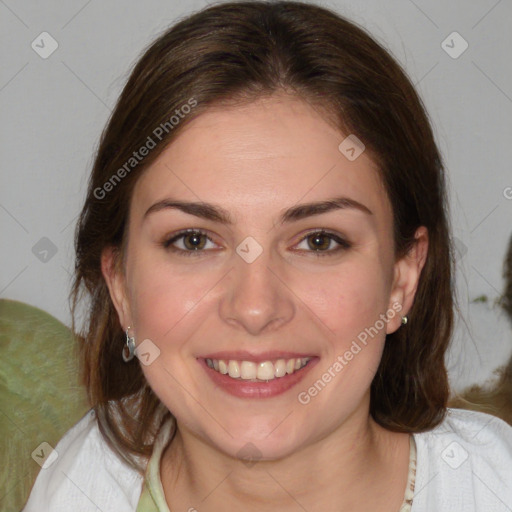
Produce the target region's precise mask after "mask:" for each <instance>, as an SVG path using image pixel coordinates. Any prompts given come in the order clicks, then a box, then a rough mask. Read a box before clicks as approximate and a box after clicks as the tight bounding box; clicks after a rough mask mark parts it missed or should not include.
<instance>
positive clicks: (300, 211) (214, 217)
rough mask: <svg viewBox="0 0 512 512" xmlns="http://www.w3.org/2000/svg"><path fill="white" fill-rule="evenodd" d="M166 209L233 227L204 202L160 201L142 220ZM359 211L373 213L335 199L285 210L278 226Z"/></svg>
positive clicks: (224, 213)
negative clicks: (322, 215) (349, 211)
mask: <svg viewBox="0 0 512 512" xmlns="http://www.w3.org/2000/svg"><path fill="white" fill-rule="evenodd" d="M166 209H175V210H181V211H182V212H184V213H188V214H189V215H194V216H195V217H200V218H202V219H206V220H211V221H213V222H220V223H222V224H227V225H233V224H234V222H233V219H232V217H231V215H230V213H229V212H228V211H227V210H225V209H224V208H222V207H221V206H216V205H213V204H210V203H204V202H186V201H174V200H172V199H162V200H161V201H158V202H157V203H155V204H154V205H152V206H150V207H149V208H148V209H147V211H146V213H145V214H144V219H146V218H147V217H148V215H150V214H151V213H155V212H159V211H162V210H166ZM347 209H355V210H359V211H361V212H363V213H365V214H367V215H373V212H372V211H371V210H370V209H369V208H368V207H366V206H365V205H364V204H362V203H359V202H358V201H355V200H354V199H350V198H348V197H335V198H333V199H328V200H326V201H318V202H314V203H305V204H300V205H297V206H292V207H291V208H288V209H287V210H285V211H284V212H283V213H282V214H281V216H280V217H279V220H278V222H279V224H286V223H289V222H296V221H298V220H301V219H305V218H307V217H311V216H314V215H321V214H322V213H327V212H331V211H335V210H347Z"/></svg>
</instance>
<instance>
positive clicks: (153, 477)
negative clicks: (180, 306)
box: [136, 421, 416, 512]
mask: <svg viewBox="0 0 512 512" xmlns="http://www.w3.org/2000/svg"><path fill="white" fill-rule="evenodd" d="M171 427H172V422H170V421H168V422H167V423H164V425H163V426H162V428H161V429H160V432H158V435H157V437H156V439H155V444H154V447H153V453H152V454H151V458H150V459H149V462H148V465H147V467H146V475H145V477H144V484H143V486H142V493H141V495H140V499H139V503H138V504H137V510H136V512H170V510H169V507H168V506H167V502H166V501H165V494H164V489H163V487H162V481H161V480H160V460H161V458H162V452H163V450H164V449H165V447H166V446H167V443H168V441H169V438H170V435H171ZM415 477H416V442H415V440H414V436H413V435H411V436H410V456H409V476H408V478H407V486H406V491H405V496H404V501H403V503H402V506H401V507H400V512H410V510H411V506H412V498H413V495H414V483H415Z"/></svg>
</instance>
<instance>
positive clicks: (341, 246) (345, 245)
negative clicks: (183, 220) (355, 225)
mask: <svg viewBox="0 0 512 512" xmlns="http://www.w3.org/2000/svg"><path fill="white" fill-rule="evenodd" d="M192 234H195V235H204V236H206V238H207V239H208V240H209V241H211V242H213V240H212V239H211V238H210V237H209V236H208V234H207V233H206V232H205V231H203V230H201V229H185V230H182V231H180V232H178V233H176V234H175V235H173V236H172V237H171V238H169V239H167V240H164V242H162V244H161V245H162V246H163V247H164V248H165V249H167V250H169V251H172V252H174V253H176V254H179V255H180V256H187V257H188V256H200V255H201V253H204V249H199V250H193V251H188V250H184V249H178V248H176V247H173V245H172V244H173V243H174V242H176V241H178V240H179V239H180V238H181V239H182V238H184V237H185V236H186V235H192ZM313 235H321V236H327V237H328V238H329V239H330V240H333V241H334V242H336V243H337V244H338V247H337V248H336V249H334V250H326V251H306V252H309V253H312V254H314V255H315V256H318V257H319V258H321V257H324V256H333V255H334V254H338V253H339V252H340V251H344V250H347V249H350V247H352V245H351V244H350V243H349V242H347V241H346V240H344V239H343V238H340V237H339V236H338V235H336V234H334V233H331V232H329V231H326V230H324V229H317V230H315V231H310V232H308V233H306V235H304V236H303V237H302V238H301V239H300V240H299V242H298V243H299V244H300V243H301V242H303V241H304V240H307V239H308V238H310V237H311V236H313ZM301 250H302V249H301Z"/></svg>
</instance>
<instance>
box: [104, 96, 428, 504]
mask: <svg viewBox="0 0 512 512" xmlns="http://www.w3.org/2000/svg"><path fill="white" fill-rule="evenodd" d="M344 138H345V135H343V134H341V133H340V132H339V131H338V130H336V129H335V127H333V126H332V125H331V124H329V123H327V122H326V121H325V119H324V117H322V115H321V114H320V113H319V112H318V111H316V110H314V109H313V108H312V107H311V106H310V105H308V104H306V103H304V102H302V101H300V100H299V99H296V98H293V97H290V96H285V95H284V94H282V95H281V94H280V95H274V96H273V97H271V98H266V99H261V100H258V101H256V102H254V103H251V104H248V105H245V106H237V107H230V108H223V109H210V110H208V111H207V112H205V113H203V114H201V115H200V116H198V117H197V118H196V119H194V120H193V121H191V122H190V123H189V124H188V125H187V126H186V127H185V129H184V130H183V131H182V132H181V133H180V134H179V136H178V137H177V138H176V139H175V140H174V142H173V143H172V144H171V145H170V146H168V147H167V148H166V149H165V151H164V152H163V153H162V154H161V155H160V156H159V158H158V159H157V160H156V161H155V163H154V164H153V165H152V166H151V167H150V168H149V169H148V170H147V171H146V173H145V174H143V175H142V177H141V178H140V179H139V180H138V182H137V184H136V186H135V189H134V193H133V197H132V201H131V205H130V222H129V228H128V244H127V250H126V255H125V256H126V257H125V262H124V267H123V269H122V270H121V271H118V270H116V268H117V267H116V266H115V265H114V264H113V256H112V251H111V250H110V249H106V250H105V251H104V254H103V258H102V269H103V274H104V276H105V279H106V281H107V284H108V286H109V289H110V293H111V297H112V300H113V302H114V304H115V307H116V309H117V311H118V314H119V320H120V323H121V325H122V326H123V327H124V328H125V329H126V327H127V326H131V327H132V329H133V330H132V331H131V333H132V334H133V335H135V337H136V340H137V343H140V342H141V341H142V340H144V339H150V340H151V341H152V342H153V343H154V344H155V345H156V346H158V348H159V349H160V356H159V357H158V358H157V359H155V361H154V362H153V363H152V364H150V365H149V366H144V365H141V366H142V369H143V371H144V374H145V376H146V378H147V380H148V382H149V384H150V386H151V387H152V389H153V390H154V391H155V393H156V394H157V395H158V397H159V398H160V399H161V400H162V401H163V403H164V404H165V405H166V406H167V407H168V408H169V410H170V411H172V413H173V414H174V416H175V417H176V419H177V425H178V433H177V435H176V438H175V440H174V441H173V442H172V443H171V444H170V445H168V447H167V448H166V450H165V451H164V454H163V456H162V460H161V467H160V469H161V480H162V485H163V488H164V492H165V496H166V500H167V502H168V504H169V508H170V509H171V510H189V509H190V508H191V507H195V508H196V509H197V510H198V511H199V512H204V511H217V510H244V511H253V510H254V511H256V510H258V511H261V510H269V511H270V510H281V511H299V510H304V509H306V510H308V511H311V512H313V511H320V510H322V511H325V510H343V511H360V510H361V511H362V510H379V511H384V512H385V511H389V512H396V511H397V510H398V509H399V508H400V505H401V503H402V500H403V495H404V491H405V486H406V481H407V470H408V458H409V435H407V434H399V433H393V432H390V431H387V430H386V429H383V428H382V427H380V426H379V425H377V424H376V423H375V422H374V421H373V419H372V418H371V417H370V415H369V397H370V385H371V382H372V379H373V377H374V375H375V372H376V370H377V368H378V365H379V362H380V359H381V355H382V350H383V348H384V343H385V335H386V333H392V332H394V331H396V330H397V329H398V328H400V320H401V315H405V314H406V313H407V311H408V310H409V309H410V307H411V305H412V301H413V298H414V294H415V292H416V288H417V284H418V278H419V275H420V272H421V269H422V268H423V265H424V262H425V257H426V251H427V246H428V237H427V232H426V229H425V228H424V227H421V228H419V229H418V231H417V233H416V239H417V243H416V245H415V246H414V248H413V249H412V250H411V251H410V253H409V254H408V255H406V256H405V257H404V258H403V259H401V260H398V261H396V260H395V254H394V246H393V238H392V228H393V225H392V210H391V205H390V203H389V200H388V198H387V195H386V193H385V191H384V188H383V185H382V183H381V181H380V178H379V172H378V169H377V166H376V164H375V163H374V162H373V160H372V159H371V158H370V156H369V154H368V152H363V153H362V155H361V156H359V157H358V158H357V159H356V160H354V161H352V162H351V161H349V160H348V159H347V158H345V156H344V155H342V154H341V152H340V151H339V149H338V145H339V144H340V142H341V141H342V140H343V139H344ZM337 196H343V197H348V198H351V199H353V200H355V201H358V202H359V203H362V204H363V205H365V206H366V207H367V208H368V209H369V210H370V211H371V212H372V213H371V215H370V214H366V213H364V212H362V211H360V210H358V209H355V208H345V209H338V210H335V211H330V212H326V213H323V214H320V215H314V216H309V217H307V218H304V219H301V220H298V221H295V222H290V223H286V224H279V222H278V220H277V219H278V217H279V215H280V214H281V213H282V211H283V210H285V209H287V208H289V207H292V206H296V205H297V204H303V203H310V202H315V201H323V200H327V199H331V198H333V197H337ZM165 198H172V199H175V200H177V199H179V200H182V201H204V202H208V203H214V204H215V205H218V206H221V207H223V208H224V209H226V210H227V211H228V212H229V213H230V215H231V216H232V218H233V225H224V224H221V223H219V222H215V221H212V220H205V219H201V218H198V217H195V216H193V215H190V214H187V213H184V212H182V211H179V210H176V209H170V208H167V209H162V210H159V211H157V212H154V213H151V214H149V215H147V216H146V217H144V214H145V212H146V211H147V210H148V208H150V207H151V206H152V205H153V204H155V203H156V202H158V201H160V200H162V199H165ZM187 228H194V229H202V230H204V231H206V232H207V235H208V236H209V237H210V238H211V240H212V241H208V240H207V239H206V238H202V239H201V240H203V242H202V243H203V245H202V247H204V248H203V249H202V252H201V254H199V255H197V251H196V252H195V254H196V255H192V256H189V257H187V256H183V255H180V254H177V253H173V252H171V251H170V250H169V249H166V248H164V247H163V246H162V243H163V242H164V241H165V240H167V239H169V238H171V236H172V235H173V234H176V233H177V232H178V231H180V230H182V229H187ZM320 228H324V229H326V230H328V231H330V232H333V233H334V234H336V235H338V236H340V237H341V238H343V239H345V240H347V241H349V242H350V244H351V246H350V247H349V248H346V249H343V250H341V251H338V252H335V249H336V248H337V247H339V245H338V244H337V243H336V242H335V241H331V242H329V239H328V238H327V239H322V240H320V242H319V245H320V249H323V250H324V254H325V253H326V252H329V251H331V252H330V254H327V255H325V256H323V257H318V256H317V254H316V252H315V249H316V248H317V245H315V243H314V240H313V239H314V236H310V237H309V239H308V238H305V237H306V235H311V234H313V233H315V232H317V231H318V229H320ZM248 236H251V237H253V238H254V239H255V240H256V241H257V242H258V243H259V244H260V246H261V247H262V249H263V252H262V254H261V255H260V256H259V257H258V258H257V259H256V260H255V261H254V262H252V263H250V264H249V263H247V262H246V261H244V260H243V259H242V258H241V257H240V256H239V255H238V254H237V253H236V248H237V246H238V245H239V244H240V243H241V242H242V241H243V240H244V239H245V238H246V237H248ZM308 240H309V242H308ZM186 242H188V247H190V246H191V245H192V243H193V242H194V240H191V239H190V237H189V238H188V239H183V238H182V239H179V240H178V241H176V242H175V243H174V246H175V247H177V248H181V249H183V250H186V247H187V246H185V245H184V244H185V243H186ZM191 242H192V243H191ZM189 252H192V251H191V250H190V249H189ZM393 304H395V307H396V304H399V305H401V307H402V310H401V312H400V314H396V315H395V316H394V318H392V319H390V320H389V321H388V322H387V323H386V324H385V327H384V328H383V329H381V330H380V331H379V333H378V335H376V336H374V337H373V338H369V342H368V344H367V345H366V346H365V347H364V348H363V349H362V350H361V351H360V352H359V353H358V354H357V355H355V356H354V358H353V359H352V360H351V361H350V362H349V363H348V364H347V365H346V366H345V367H344V368H343V370H342V371H341V372H339V373H337V374H336V377H335V378H333V379H332V380H331V382H330V383H329V384H328V385H327V386H325V388H324V389H323V390H322V391H321V392H320V393H318V395H317V396H315V397H314V398H312V399H311V401H310V402H309V403H308V404H307V405H303V404H301V403H300V402H299V401H298V399H297V395H298V393H299V392H301V391H305V390H307V389H308V388H309V387H310V386H311V385H312V384H313V383H314V382H315V381H317V380H318V379H319V378H321V376H322V374H323V373H324V372H325V371H327V369H328V368H329V367H332V365H333V363H334V362H335V361H336V359H337V357H338V356H339V355H342V354H344V353H345V352H346V350H348V349H349V348H350V346H351V343H352V341H353V340H355V339H357V335H358V334H359V333H360V332H361V331H363V330H364V329H365V328H368V327H370V326H373V325H374V324H375V322H376V320H378V319H379V315H380V314H383V313H386V311H387V310H389V309H390V308H392V306H393ZM402 328H406V327H402ZM244 349H247V350H251V351H256V352H258V351H259V352H263V351H266V350H272V349H281V350H291V351H298V352H301V353H310V354H311V355H315V356H317V357H319V358H320V360H319V362H318V364H317V365H316V366H315V367H314V368H312V369H311V371H310V372H309V374H308V375H307V376H306V378H305V379H303V381H302V382H300V383H299V384H298V385H297V386H294V387H293V388H292V389H291V390H288V391H287V392H285V393H284V394H281V395H279V396H276V397H273V398H267V399H243V398H236V397H233V396H231V395H229V394H227V393H225V392H224V391H222V390H219V389H216V387H215V386H214V385H213V384H212V382H211V380H210V379H209V378H208V377H207V375H206V372H205V371H204V369H203V368H202V367H201V366H200V365H199V364H198V362H197V360H196V358H197V357H200V356H204V355H206V354H208V353H209V352H210V353H211V352H213V351H220V350H244ZM247 443H252V444H253V445H254V446H256V447H257V450H258V456H259V457H260V458H259V460H258V461H257V463H256V464H254V465H251V466H248V465H247V464H245V463H244V462H243V461H241V460H239V457H238V456H237V453H238V452H239V450H240V449H241V448H242V447H244V446H245V445H246V444H247ZM235 507H238V508H235Z"/></svg>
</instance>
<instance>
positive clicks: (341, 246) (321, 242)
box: [300, 230, 351, 256]
mask: <svg viewBox="0 0 512 512" xmlns="http://www.w3.org/2000/svg"><path fill="white" fill-rule="evenodd" d="M304 242H306V244H307V247H306V248H303V249H300V250H301V251H304V252H312V253H313V254H315V255H316V256H330V255H333V254H337V253H338V252H340V251H343V250H346V249H349V248H350V247H351V244H350V243H349V242H347V241H346V240H344V239H343V238H341V237H340V236H338V235H336V234H334V233H329V232H327V231H323V230H320V231H312V232H310V233H309V234H308V235H306V236H305V237H304V238H303V239H302V240H301V242H300V243H304ZM333 243H334V248H333ZM308 249H309V250H308Z"/></svg>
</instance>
